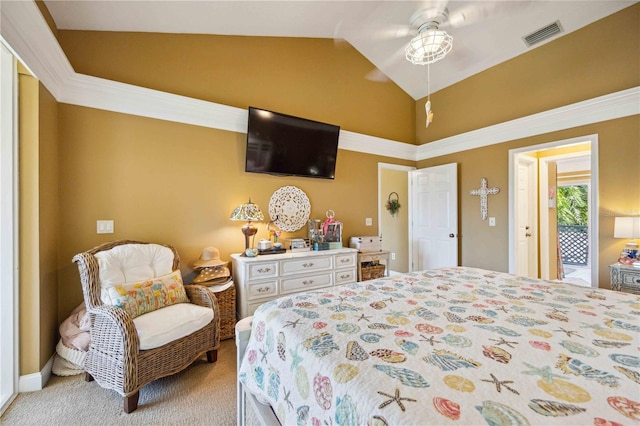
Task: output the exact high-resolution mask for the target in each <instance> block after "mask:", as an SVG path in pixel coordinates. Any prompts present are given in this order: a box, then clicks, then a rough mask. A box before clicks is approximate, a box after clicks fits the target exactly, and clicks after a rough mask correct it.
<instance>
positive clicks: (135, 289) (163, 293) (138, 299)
mask: <svg viewBox="0 0 640 426" xmlns="http://www.w3.org/2000/svg"><path fill="white" fill-rule="evenodd" d="M103 294H104V293H103ZM104 296H105V297H103V300H102V301H103V302H104V303H106V304H110V305H114V306H119V307H121V308H122V309H124V310H125V311H127V312H128V313H129V314H130V315H131V317H132V318H135V317H137V316H140V315H143V314H146V313H147V312H151V311H155V310H156V309H160V308H164V307H166V306H170V305H173V304H176V303H185V302H189V299H188V298H187V294H186V292H185V291H184V285H183V283H182V274H181V273H180V271H179V270H176V271H173V272H171V273H169V274H167V275H163V276H161V277H157V278H152V279H150V280H146V281H139V282H135V283H125V284H116V285H114V286H113V287H109V288H107V289H106V294H104Z"/></svg>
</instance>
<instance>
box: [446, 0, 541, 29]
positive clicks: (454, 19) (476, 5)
mask: <svg viewBox="0 0 640 426" xmlns="http://www.w3.org/2000/svg"><path fill="white" fill-rule="evenodd" d="M532 1H533V0H521V1H482V2H480V1H478V2H471V4H467V5H465V6H463V7H460V8H456V9H453V10H450V11H449V18H448V19H447V22H446V23H444V24H443V25H442V28H446V27H453V28H458V27H462V26H466V25H471V24H474V23H476V22H481V21H485V20H487V19H491V18H494V17H496V16H499V15H501V14H505V13H507V12H509V13H510V12H513V11H516V10H521V9H525V8H526V7H528V6H529V5H530V4H531V3H532Z"/></svg>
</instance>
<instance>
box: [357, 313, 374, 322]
mask: <svg viewBox="0 0 640 426" xmlns="http://www.w3.org/2000/svg"><path fill="white" fill-rule="evenodd" d="M369 318H371V316H369V315H365V314H360V316H359V317H358V318H357V320H358V321H360V320H365V321H367V322H371V321H370V320H369Z"/></svg>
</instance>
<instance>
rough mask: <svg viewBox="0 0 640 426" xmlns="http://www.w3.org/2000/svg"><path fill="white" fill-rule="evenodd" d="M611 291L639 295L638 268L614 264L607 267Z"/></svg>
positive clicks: (639, 279)
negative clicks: (609, 274)
mask: <svg viewBox="0 0 640 426" xmlns="http://www.w3.org/2000/svg"><path fill="white" fill-rule="evenodd" d="M609 272H610V273H611V290H615V291H624V292H626V293H634V294H640V268H634V267H633V266H627V265H623V264H621V263H614V264H613V265H610V266H609Z"/></svg>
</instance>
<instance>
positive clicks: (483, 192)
mask: <svg viewBox="0 0 640 426" xmlns="http://www.w3.org/2000/svg"><path fill="white" fill-rule="evenodd" d="M498 192H500V188H496V187H493V188H487V178H481V179H480V189H472V190H471V191H469V193H470V194H471V195H479V196H480V216H481V217H482V220H486V219H487V195H494V194H497V193H498Z"/></svg>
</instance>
